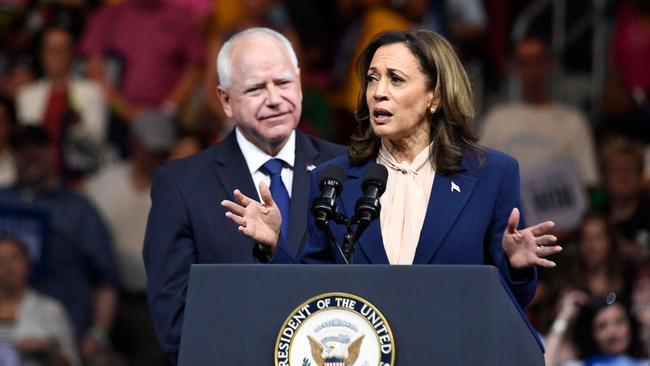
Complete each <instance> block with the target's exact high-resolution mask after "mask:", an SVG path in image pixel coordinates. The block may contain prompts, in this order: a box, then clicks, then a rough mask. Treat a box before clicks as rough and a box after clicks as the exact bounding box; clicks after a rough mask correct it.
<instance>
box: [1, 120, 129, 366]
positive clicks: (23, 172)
mask: <svg viewBox="0 0 650 366" xmlns="http://www.w3.org/2000/svg"><path fill="white" fill-rule="evenodd" d="M12 147H13V151H14V156H15V160H16V168H17V171H18V181H17V183H16V184H15V185H14V186H12V187H10V188H6V189H4V190H1V191H0V206H2V207H3V208H5V209H13V210H14V211H21V212H25V211H29V212H34V213H42V214H44V215H45V217H46V219H47V220H48V222H47V228H48V229H49V230H48V231H47V233H45V235H46V237H45V238H43V242H44V243H45V244H44V245H47V247H45V248H41V252H42V253H46V255H43V257H42V261H43V263H40V264H39V265H40V267H41V268H42V272H41V273H40V275H38V276H34V278H33V279H32V284H33V286H34V288H35V289H36V290H38V291H41V292H43V293H44V294H46V295H48V296H52V297H54V298H55V299H57V300H59V301H61V302H62V303H63V305H64V306H65V308H66V310H67V311H68V315H69V316H70V318H71V320H72V323H73V325H74V329H75V334H76V336H77V337H78V338H79V339H80V342H81V344H80V350H81V354H82V356H84V357H86V358H89V357H91V356H92V355H94V354H96V353H98V352H99V351H101V349H102V347H103V346H104V345H105V341H106V340H107V334H108V332H109V331H110V330H111V326H112V322H113V316H114V312H115V307H116V303H117V295H116V291H115V286H116V284H117V282H118V276H117V273H116V265H115V260H114V257H113V254H112V252H111V250H110V245H109V237H108V234H107V231H106V228H105V227H104V225H103V223H102V221H101V220H100V218H99V215H98V214H97V212H96V211H95V209H94V208H93V207H92V206H91V205H90V204H89V203H88V202H87V201H86V200H85V199H84V198H83V197H81V196H80V195H79V194H77V193H75V192H73V191H71V190H70V189H68V188H67V187H66V186H65V185H63V183H62V182H61V179H60V177H59V175H58V174H57V173H56V170H55V164H54V154H53V151H54V147H53V146H52V141H51V139H50V137H49V135H48V134H47V133H46V132H45V131H44V130H43V129H42V128H40V127H35V126H27V127H23V128H22V129H21V130H19V131H18V132H17V134H16V135H15V136H14V138H13V140H12Z"/></svg>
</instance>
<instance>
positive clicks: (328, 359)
mask: <svg viewBox="0 0 650 366" xmlns="http://www.w3.org/2000/svg"><path fill="white" fill-rule="evenodd" d="M274 359H275V366H392V365H393V364H394V362H395V345H394V341H393V333H392V332H391V330H390V327H389V326H388V323H387V322H386V319H385V318H384V316H383V315H382V314H381V313H380V312H379V310H377V308H375V307H374V306H373V305H372V304H370V303H369V302H367V301H366V300H364V299H362V298H360V297H358V296H354V295H350V294H346V293H341V292H332V293H326V294H322V295H318V296H316V297H313V298H311V299H309V300H307V301H306V302H305V303H303V304H302V305H300V306H299V307H298V308H296V309H295V310H294V311H293V312H292V313H291V314H290V315H289V317H288V318H287V320H286V321H285V322H284V324H283V325H282V328H281V329H280V333H279V334H278V339H277V341H276V342H275V357H274Z"/></svg>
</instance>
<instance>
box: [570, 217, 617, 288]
mask: <svg viewBox="0 0 650 366" xmlns="http://www.w3.org/2000/svg"><path fill="white" fill-rule="evenodd" d="M576 249H577V250H576V251H575V253H573V254H574V255H573V256H572V257H571V258H568V259H567V260H568V261H567V262H568V263H567V266H568V267H569V268H568V271H566V272H565V274H563V275H561V277H562V284H563V287H564V288H566V287H568V288H574V289H579V290H580V291H583V292H585V293H587V294H588V295H589V296H605V295H606V294H608V293H611V292H615V293H619V294H622V293H624V292H625V290H626V288H625V285H626V281H625V280H626V279H627V278H626V273H625V271H624V268H625V267H624V263H622V262H621V260H620V259H619V258H620V256H619V252H618V250H617V243H616V239H615V237H614V231H613V228H612V226H611V225H610V223H609V221H608V220H607V217H605V216H604V215H601V214H599V213H596V212H592V213H588V214H587V215H586V216H585V218H584V219H583V221H582V224H581V225H580V228H579V232H578V241H577V248H576Z"/></svg>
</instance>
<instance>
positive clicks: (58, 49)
mask: <svg viewBox="0 0 650 366" xmlns="http://www.w3.org/2000/svg"><path fill="white" fill-rule="evenodd" d="M72 47H73V45H72V38H71V36H70V34H69V33H67V32H66V31H64V30H62V29H52V30H50V31H49V32H47V33H46V34H45V35H44V36H43V49H42V50H41V57H42V61H43V67H44V68H45V74H46V75H48V76H49V77H54V78H56V77H63V76H66V75H67V74H68V72H69V70H70V65H71V64H72V59H73V51H72V49H73V48H72Z"/></svg>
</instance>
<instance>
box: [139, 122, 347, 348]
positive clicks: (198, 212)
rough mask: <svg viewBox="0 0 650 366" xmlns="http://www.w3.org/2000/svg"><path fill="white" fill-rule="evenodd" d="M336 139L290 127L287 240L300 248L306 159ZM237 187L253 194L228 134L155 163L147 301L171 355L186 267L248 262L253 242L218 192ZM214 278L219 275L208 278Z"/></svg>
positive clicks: (319, 157)
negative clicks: (182, 155) (190, 153)
mask: <svg viewBox="0 0 650 366" xmlns="http://www.w3.org/2000/svg"><path fill="white" fill-rule="evenodd" d="M345 153H346V149H345V147H343V146H340V145H335V144H331V143H329V142H326V141H323V140H321V139H317V138H314V137H311V136H308V135H305V134H303V133H301V132H298V131H296V152H295V163H294V171H293V183H292V184H293V185H292V192H291V211H290V212H291V214H290V218H289V228H290V233H289V237H288V243H287V244H288V247H289V250H290V251H292V252H293V253H300V251H301V250H302V246H303V245H304V243H305V242H306V241H307V218H308V217H309V214H308V212H309V207H310V202H308V197H309V181H310V180H309V172H308V170H307V168H308V167H309V166H313V165H318V164H320V163H322V162H325V161H327V160H330V159H332V158H334V157H337V156H340V155H343V154H345ZM235 189H239V190H240V191H241V192H242V193H244V194H245V195H247V196H249V197H255V198H257V197H258V194H257V191H256V189H255V185H254V183H253V178H252V177H251V174H250V172H249V170H248V165H247V164H246V160H245V159H244V155H243V154H242V152H241V149H240V148H239V145H238V144H237V139H236V137H235V133H234V131H233V133H231V134H230V135H229V136H228V137H227V138H226V139H225V140H224V141H223V142H221V143H219V144H217V145H214V146H212V147H210V148H208V149H206V150H204V151H203V152H201V153H199V154H197V155H195V156H192V157H189V158H186V159H180V160H175V161H171V162H169V163H167V164H166V165H164V166H163V167H161V168H159V169H158V170H157V171H156V173H155V175H154V179H153V185H152V190H151V200H152V206H151V211H150V213H149V221H148V224H147V232H146V236H145V242H144V251H143V255H144V261H145V266H146V270H147V277H148V278H147V281H148V283H147V286H148V302H149V308H150V311H151V315H152V318H153V321H154V325H155V327H156V332H157V333H158V337H159V339H160V342H161V344H162V347H163V349H164V350H165V351H166V352H167V353H168V354H169V355H170V357H171V358H172V359H173V360H176V359H177V356H178V347H179V342H180V334H181V327H182V322H183V310H184V307H185V298H186V293H187V284H188V283H187V282H188V276H189V271H190V266H191V265H192V264H194V263H255V262H257V261H258V260H259V253H257V250H255V248H256V244H255V243H254V242H253V240H252V239H250V238H248V237H245V236H244V235H242V234H241V233H239V231H238V229H237V225H235V224H234V223H232V222H231V221H230V220H229V219H228V218H226V216H225V213H226V209H224V208H223V207H222V206H221V204H220V203H221V201H222V200H224V199H229V200H234V197H233V191H234V190H235ZM215 280H216V281H218V279H215Z"/></svg>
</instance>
